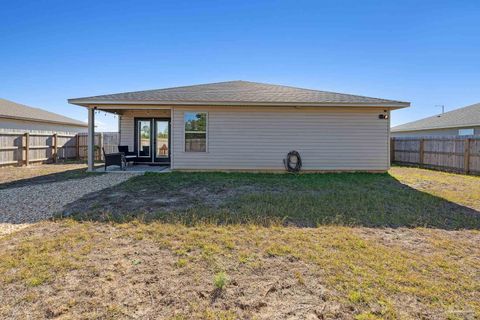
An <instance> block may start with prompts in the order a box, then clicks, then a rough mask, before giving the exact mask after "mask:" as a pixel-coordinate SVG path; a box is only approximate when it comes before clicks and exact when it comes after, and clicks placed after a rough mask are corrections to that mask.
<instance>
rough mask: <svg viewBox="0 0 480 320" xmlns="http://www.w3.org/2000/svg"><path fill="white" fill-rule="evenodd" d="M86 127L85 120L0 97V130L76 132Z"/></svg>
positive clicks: (84, 130)
mask: <svg viewBox="0 0 480 320" xmlns="http://www.w3.org/2000/svg"><path fill="white" fill-rule="evenodd" d="M87 129H88V124H86V123H85V122H81V121H78V120H75V119H71V118H68V117H65V116H62V115H59V114H56V113H53V112H49V111H46V110H43V109H38V108H32V107H29V106H26V105H23V104H19V103H16V102H13V101H9V100H5V99H0V131H3V132H5V131H10V132H31V133H38V132H41V133H46V132H57V133H78V132H86V131H87Z"/></svg>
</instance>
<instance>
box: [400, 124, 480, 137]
mask: <svg viewBox="0 0 480 320" xmlns="http://www.w3.org/2000/svg"><path fill="white" fill-rule="evenodd" d="M460 129H474V135H480V126H471V127H464V128H445V129H433V130H418V131H405V132H392V134H391V135H392V137H419V136H432V137H433V136H437V137H438V136H457V135H458V130H460Z"/></svg>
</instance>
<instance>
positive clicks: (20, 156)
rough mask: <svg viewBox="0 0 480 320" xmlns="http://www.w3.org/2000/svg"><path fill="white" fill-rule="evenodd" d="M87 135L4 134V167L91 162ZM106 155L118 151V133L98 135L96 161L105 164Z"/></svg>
mask: <svg viewBox="0 0 480 320" xmlns="http://www.w3.org/2000/svg"><path fill="white" fill-rule="evenodd" d="M87 136H88V134H86V133H79V134H76V135H75V134H61V133H58V134H56V133H53V134H52V133H29V132H25V133H21V132H0V165H28V164H32V163H47V162H55V161H58V160H69V159H71V160H83V159H86V158H87ZM102 147H103V148H105V152H107V153H111V152H117V151H118V148H117V147H118V133H117V132H100V133H96V134H95V159H96V160H103V154H102V152H101V149H102Z"/></svg>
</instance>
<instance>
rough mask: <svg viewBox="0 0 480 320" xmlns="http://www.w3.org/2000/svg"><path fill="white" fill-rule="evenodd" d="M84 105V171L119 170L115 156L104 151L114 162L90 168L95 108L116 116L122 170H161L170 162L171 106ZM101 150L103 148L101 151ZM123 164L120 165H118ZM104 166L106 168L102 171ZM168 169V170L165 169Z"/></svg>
mask: <svg viewBox="0 0 480 320" xmlns="http://www.w3.org/2000/svg"><path fill="white" fill-rule="evenodd" d="M87 108H88V143H87V145H88V171H95V172H99V171H102V172H105V171H112V172H119V171H122V168H121V167H120V166H115V164H118V163H117V162H118V161H119V160H115V159H116V158H115V156H119V154H117V155H114V154H113V155H111V156H110V155H109V154H105V161H106V163H105V164H106V165H109V161H108V159H114V161H113V162H112V163H113V164H114V165H113V166H111V167H110V166H109V167H108V168H107V167H102V168H95V167H94V154H95V145H94V137H95V120H96V119H95V117H96V111H103V112H107V113H111V114H114V115H116V116H118V130H119V143H118V145H119V148H118V149H119V150H118V153H121V154H122V155H123V156H122V159H123V161H124V162H125V166H124V168H123V169H124V170H126V171H135V172H165V170H166V169H169V168H170V165H171V118H172V117H171V109H170V108H169V107H165V106H138V105H135V106H134V107H133V106H124V105H101V106H92V105H89V106H87ZM101 152H103V150H101ZM122 166H123V164H122ZM106 169H107V170H106ZM167 171H169V170H167Z"/></svg>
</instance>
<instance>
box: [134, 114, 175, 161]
mask: <svg viewBox="0 0 480 320" xmlns="http://www.w3.org/2000/svg"><path fill="white" fill-rule="evenodd" d="M139 121H148V122H150V156H148V157H140V156H139V127H138V123H139ZM157 121H165V122H168V157H158V156H157ZM134 130H135V132H134V151H135V154H136V155H137V159H136V161H137V162H149V163H165V164H169V163H170V157H171V144H172V143H171V141H172V137H171V119H170V118H146V117H139V118H137V117H135V118H134Z"/></svg>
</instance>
